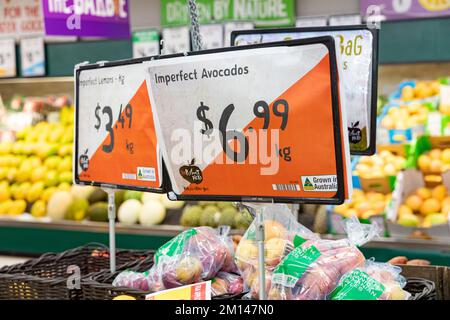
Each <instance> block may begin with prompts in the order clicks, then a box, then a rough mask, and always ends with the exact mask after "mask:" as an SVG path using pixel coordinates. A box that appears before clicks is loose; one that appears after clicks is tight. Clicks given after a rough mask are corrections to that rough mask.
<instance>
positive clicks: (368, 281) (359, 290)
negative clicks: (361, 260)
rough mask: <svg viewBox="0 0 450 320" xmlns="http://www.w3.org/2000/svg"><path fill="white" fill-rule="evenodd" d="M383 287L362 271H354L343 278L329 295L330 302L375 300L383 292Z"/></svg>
mask: <svg viewBox="0 0 450 320" xmlns="http://www.w3.org/2000/svg"><path fill="white" fill-rule="evenodd" d="M384 290H385V287H384V285H383V284H382V283H381V282H379V281H377V280H375V279H374V278H372V277H371V276H369V275H368V274H367V273H365V272H364V271H361V270H359V269H355V270H353V271H351V272H350V273H348V274H347V275H345V276H344V278H343V279H342V280H341V283H340V284H339V285H338V286H337V287H336V289H334V290H333V292H332V293H331V296H330V298H331V300H377V299H378V298H379V297H380V296H381V295H382V294H383V292H384Z"/></svg>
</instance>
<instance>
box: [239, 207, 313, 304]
mask: <svg viewBox="0 0 450 320" xmlns="http://www.w3.org/2000/svg"><path fill="white" fill-rule="evenodd" d="M260 210H261V214H262V215H263V220H264V236H265V238H264V255H265V270H266V272H265V276H266V288H267V290H269V289H270V279H271V276H272V271H273V270H274V268H275V267H276V266H277V265H278V264H279V263H280V261H281V260H282V259H283V258H284V257H285V256H287V255H288V254H289V252H291V251H292V250H293V249H294V247H295V246H296V245H298V243H300V242H303V241H304V240H305V239H307V240H318V239H319V236H318V235H316V234H315V233H313V232H312V231H311V230H309V229H308V228H306V227H304V226H303V225H301V224H300V223H298V221H296V220H295V218H294V216H293V215H292V212H291V211H290V209H289V208H288V206H287V205H285V204H269V205H264V206H262V207H261V208H260ZM235 262H236V265H237V267H238V268H239V271H240V273H241V276H242V278H243V279H244V284H245V286H246V289H247V290H249V291H250V292H249V295H250V297H251V298H254V299H257V298H258V295H259V281H258V247H257V241H256V220H253V222H252V224H251V225H250V227H249V228H248V229H247V231H246V232H245V234H244V236H243V237H242V239H241V241H240V242H239V244H238V246H237V248H236V255H235Z"/></svg>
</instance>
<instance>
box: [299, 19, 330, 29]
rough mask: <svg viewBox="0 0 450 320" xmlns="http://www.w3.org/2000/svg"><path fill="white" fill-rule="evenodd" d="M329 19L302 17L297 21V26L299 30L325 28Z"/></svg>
mask: <svg viewBox="0 0 450 320" xmlns="http://www.w3.org/2000/svg"><path fill="white" fill-rule="evenodd" d="M327 20H328V17H301V18H297V20H296V21H295V26H296V27H299V28H306V27H325V26H326V25H327Z"/></svg>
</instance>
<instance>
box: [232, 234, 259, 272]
mask: <svg viewBox="0 0 450 320" xmlns="http://www.w3.org/2000/svg"><path fill="white" fill-rule="evenodd" d="M235 256H236V264H237V266H238V267H239V269H241V270H242V269H243V268H244V267H245V266H248V265H253V264H254V263H255V262H256V259H257V258H258V248H257V247H256V245H255V244H254V243H253V241H251V240H247V239H243V240H241V242H240V243H239V245H238V247H237V249H236V255H235Z"/></svg>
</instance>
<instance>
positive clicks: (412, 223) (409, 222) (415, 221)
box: [397, 214, 419, 227]
mask: <svg viewBox="0 0 450 320" xmlns="http://www.w3.org/2000/svg"><path fill="white" fill-rule="evenodd" d="M397 222H398V224H401V225H402V226H405V227H417V226H418V225H419V218H418V217H417V216H416V215H415V214H404V215H402V216H401V217H399V219H398V221H397Z"/></svg>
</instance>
